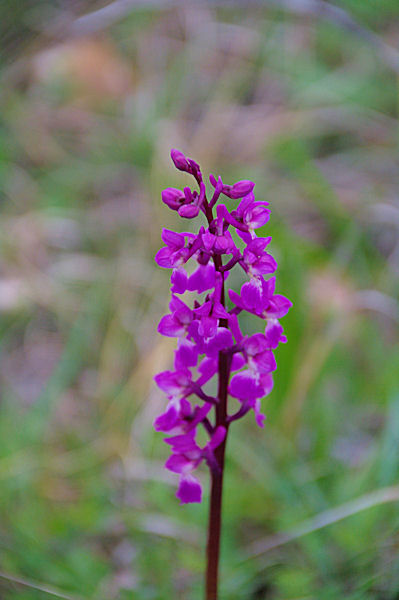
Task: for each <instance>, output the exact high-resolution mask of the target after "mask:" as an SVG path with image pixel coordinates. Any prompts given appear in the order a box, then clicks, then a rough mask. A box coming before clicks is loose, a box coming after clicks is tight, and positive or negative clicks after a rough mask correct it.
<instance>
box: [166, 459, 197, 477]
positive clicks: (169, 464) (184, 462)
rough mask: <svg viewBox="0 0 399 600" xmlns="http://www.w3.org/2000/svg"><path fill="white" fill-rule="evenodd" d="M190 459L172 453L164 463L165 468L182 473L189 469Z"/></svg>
mask: <svg viewBox="0 0 399 600" xmlns="http://www.w3.org/2000/svg"><path fill="white" fill-rule="evenodd" d="M191 465H192V461H191V460H190V459H188V458H186V457H185V456H184V455H183V454H172V456H170V457H169V458H168V460H167V461H166V463H165V468H166V469H169V471H173V473H184V471H186V470H187V469H190V467H191Z"/></svg>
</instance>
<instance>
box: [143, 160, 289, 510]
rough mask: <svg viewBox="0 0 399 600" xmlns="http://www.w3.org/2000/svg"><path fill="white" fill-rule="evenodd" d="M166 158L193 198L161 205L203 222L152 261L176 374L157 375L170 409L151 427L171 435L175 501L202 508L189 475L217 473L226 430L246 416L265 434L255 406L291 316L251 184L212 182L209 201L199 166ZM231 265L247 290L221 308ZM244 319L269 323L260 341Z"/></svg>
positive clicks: (176, 193) (167, 237)
mask: <svg viewBox="0 0 399 600" xmlns="http://www.w3.org/2000/svg"><path fill="white" fill-rule="evenodd" d="M171 157H172V160H173V162H174V164H175V166H176V167H177V169H179V170H181V171H185V172H186V173H189V174H190V175H192V176H193V177H194V179H195V180H196V183H197V185H198V191H197V190H191V189H190V188H189V187H185V188H184V190H183V191H181V190H179V189H176V188H167V189H165V190H164V191H163V192H162V200H163V202H164V203H165V204H166V205H167V206H168V207H169V208H170V209H172V210H175V211H177V212H178V214H179V215H180V216H181V217H183V218H186V219H192V218H194V217H197V216H198V215H199V214H200V213H203V215H204V217H205V219H204V223H206V224H204V225H202V226H201V227H200V228H199V231H198V233H196V234H194V233H190V232H184V233H176V232H174V231H170V230H168V229H164V230H163V232H162V240H163V242H164V244H165V246H164V247H163V248H161V249H160V250H159V252H158V253H157V255H156V257H155V260H156V262H157V263H158V265H159V266H160V267H163V268H168V269H172V274H171V292H172V298H171V301H170V305H169V308H170V313H169V314H167V315H165V316H164V317H162V319H161V321H160V323H159V325H158V331H159V333H161V334H162V335H165V336H169V337H175V338H177V349H176V351H175V359H174V370H173V371H164V372H162V373H159V374H158V375H156V376H155V381H156V383H157V385H158V386H159V388H160V389H161V390H162V391H163V392H164V393H165V394H166V396H167V398H168V404H167V407H166V411H165V412H164V413H163V414H161V415H160V416H159V417H158V418H157V419H156V420H155V423H154V427H155V429H156V430H157V431H162V432H164V433H166V434H167V435H168V436H170V437H167V438H166V439H165V441H166V443H167V444H169V445H170V446H171V450H172V455H171V456H170V458H169V459H168V460H167V462H166V465H165V466H166V468H167V469H169V470H171V471H173V472H175V473H178V474H179V475H180V484H179V488H178V491H177V497H178V498H179V499H180V501H181V503H187V502H200V501H201V486H200V483H199V481H198V480H197V479H196V478H195V477H194V476H193V475H192V472H193V471H194V469H196V468H197V467H198V465H199V464H200V463H201V462H203V461H205V462H206V463H207V464H208V466H209V468H210V469H211V470H218V469H220V464H219V460H218V451H219V454H220V449H221V447H222V446H223V444H224V443H225V439H226V435H227V430H228V428H229V426H230V424H231V423H232V422H233V421H235V420H237V419H238V418H240V417H242V416H244V415H245V414H246V413H247V412H248V411H250V410H253V411H254V413H255V418H256V422H257V424H258V425H259V426H260V427H263V422H264V419H265V416H264V415H263V414H262V413H261V408H260V401H261V398H263V397H264V396H266V395H267V394H269V393H270V391H271V389H272V387H273V378H272V373H273V371H274V370H275V369H276V362H275V359H274V355H273V350H274V349H275V348H277V346H278V344H279V343H280V342H285V341H286V338H285V336H284V334H283V328H282V326H281V325H280V323H279V321H278V319H280V317H283V316H284V315H285V314H286V313H287V312H288V310H289V308H290V306H291V302H290V301H289V300H288V299H287V298H285V297H284V296H281V295H279V294H276V293H275V277H273V276H271V275H272V274H273V273H274V272H275V270H276V268H277V263H276V261H275V260H274V258H273V257H272V256H271V254H269V253H268V252H267V246H268V244H269V243H270V241H271V238H270V237H257V236H256V234H255V230H256V229H258V228H259V227H262V226H263V225H265V224H266V223H267V221H268V219H269V214H270V211H269V209H268V208H266V207H267V204H268V203H267V202H257V201H255V197H254V193H253V188H254V185H255V184H254V183H253V182H252V181H247V180H244V181H239V182H237V183H235V184H234V185H225V184H224V183H223V181H222V179H221V178H220V177H219V178H218V179H216V178H215V177H214V176H213V175H210V178H209V179H210V183H211V185H212V187H213V190H214V191H213V194H212V197H211V198H210V199H208V198H207V195H206V190H205V184H204V181H203V177H202V173H201V169H200V167H199V165H198V164H197V163H196V162H195V161H193V160H192V159H190V158H187V157H186V156H184V154H182V153H181V152H179V151H178V150H172V152H171ZM222 195H224V196H226V197H228V198H230V199H232V200H239V203H238V206H236V208H234V210H230V211H229V210H228V208H227V206H226V205H225V204H221V203H219V199H220V197H221V196H222ZM214 208H215V213H216V214H214ZM232 233H233V235H232ZM190 259H192V261H194V262H195V263H196V264H197V266H196V268H195V269H194V270H191V272H188V271H187V270H186V268H185V265H186V263H187V262H188V261H189V260H190ZM236 265H237V266H239V267H241V269H242V270H243V272H244V273H245V276H246V281H245V283H243V285H242V287H241V290H240V294H238V293H236V292H235V291H233V290H229V298H230V301H231V307H230V308H228V307H227V305H226V297H225V282H226V280H227V278H228V276H229V274H230V273H229V271H230V270H231V269H232V268H233V267H234V266H236ZM265 276H269V277H268V278H267V279H265ZM186 292H196V298H195V299H194V302H193V304H192V306H191V307H190V306H189V305H188V304H186V303H185V302H184V301H183V300H182V299H181V297H179V296H181V295H182V294H185V293H186ZM242 311H247V312H249V313H252V314H254V315H256V316H257V317H260V318H261V319H263V320H264V321H266V327H265V330H264V333H256V334H254V335H251V336H245V335H243V333H242V332H241V329H240V325H239V320H238V316H239V315H240V313H241V312H242ZM215 375H218V385H217V391H216V392H210V391H206V390H208V389H212V386H211V380H212V378H214V376H215ZM208 382H209V383H208ZM205 386H206V387H205ZM228 395H230V396H232V397H233V398H236V399H237V401H238V409H237V410H236V411H235V412H234V413H229V411H228V405H227V398H228ZM189 397H190V398H191V401H189V400H188V398H189ZM212 413H213V415H214V416H213V418H212ZM200 427H203V428H204V430H205V432H206V434H207V436H208V438H209V441H208V442H207V443H206V444H205V446H203V447H201V446H200V445H199V443H198V442H197V441H196V438H197V433H198V429H199V428H200Z"/></svg>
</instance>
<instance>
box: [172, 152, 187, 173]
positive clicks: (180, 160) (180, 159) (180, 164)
mask: <svg viewBox="0 0 399 600" xmlns="http://www.w3.org/2000/svg"><path fill="white" fill-rule="evenodd" d="M170 156H171V158H172V160H173V163H174V165H175V167H176V169H179V171H186V172H187V173H191V167H190V164H189V162H188V160H187V158H186V157H185V156H184V154H183V152H180V150H176V148H172V150H171V152H170Z"/></svg>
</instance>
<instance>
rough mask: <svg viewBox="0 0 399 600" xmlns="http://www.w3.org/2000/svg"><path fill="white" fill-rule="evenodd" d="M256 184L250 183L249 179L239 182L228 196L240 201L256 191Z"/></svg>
mask: <svg viewBox="0 0 399 600" xmlns="http://www.w3.org/2000/svg"><path fill="white" fill-rule="evenodd" d="M254 187H255V184H254V182H253V181H249V180H247V179H243V180H242V181H237V183H235V184H234V185H233V186H232V187H231V190H230V193H229V194H227V195H228V196H229V197H230V198H233V199H238V198H242V197H243V196H246V195H247V194H249V193H250V192H252V190H253V189H254Z"/></svg>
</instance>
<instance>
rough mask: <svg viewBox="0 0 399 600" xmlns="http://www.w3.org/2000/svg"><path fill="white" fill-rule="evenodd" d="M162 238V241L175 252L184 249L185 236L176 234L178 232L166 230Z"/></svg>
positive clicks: (163, 231)
mask: <svg viewBox="0 0 399 600" xmlns="http://www.w3.org/2000/svg"><path fill="white" fill-rule="evenodd" d="M161 237H162V241H163V242H165V244H166V245H167V246H170V247H171V248H174V249H175V250H178V249H180V248H183V246H184V236H183V235H181V234H180V233H176V231H171V230H170V229H166V228H164V229H163V230H162V235H161Z"/></svg>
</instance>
